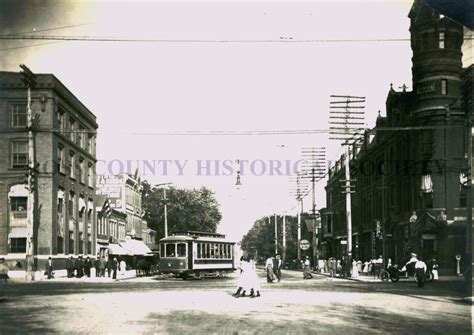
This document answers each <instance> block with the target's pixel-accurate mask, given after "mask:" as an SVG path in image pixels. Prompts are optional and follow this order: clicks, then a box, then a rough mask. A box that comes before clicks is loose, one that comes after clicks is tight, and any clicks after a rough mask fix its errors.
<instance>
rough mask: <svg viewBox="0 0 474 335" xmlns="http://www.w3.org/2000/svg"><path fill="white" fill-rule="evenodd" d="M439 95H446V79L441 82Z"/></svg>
mask: <svg viewBox="0 0 474 335" xmlns="http://www.w3.org/2000/svg"><path fill="white" fill-rule="evenodd" d="M441 94H442V95H446V94H448V81H447V80H446V79H442V80H441Z"/></svg>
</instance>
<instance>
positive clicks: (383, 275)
mask: <svg viewBox="0 0 474 335" xmlns="http://www.w3.org/2000/svg"><path fill="white" fill-rule="evenodd" d="M380 279H381V280H382V281H383V282H388V280H389V279H390V274H389V273H388V272H387V271H385V270H384V271H382V273H381V274H380Z"/></svg>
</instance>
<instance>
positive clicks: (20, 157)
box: [11, 140, 28, 168]
mask: <svg viewBox="0 0 474 335" xmlns="http://www.w3.org/2000/svg"><path fill="white" fill-rule="evenodd" d="M11 152H12V157H11V160H12V168H24V167H27V166H28V141H25V140H20V141H13V142H12V151H11Z"/></svg>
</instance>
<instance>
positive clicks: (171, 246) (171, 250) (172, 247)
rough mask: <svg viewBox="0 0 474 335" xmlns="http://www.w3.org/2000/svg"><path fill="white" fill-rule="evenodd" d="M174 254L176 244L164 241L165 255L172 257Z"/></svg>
mask: <svg viewBox="0 0 474 335" xmlns="http://www.w3.org/2000/svg"><path fill="white" fill-rule="evenodd" d="M175 255H176V244H174V243H166V257H174V256H175Z"/></svg>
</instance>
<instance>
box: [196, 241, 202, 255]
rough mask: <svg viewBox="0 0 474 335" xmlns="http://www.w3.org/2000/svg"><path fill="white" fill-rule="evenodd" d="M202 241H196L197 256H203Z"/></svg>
mask: <svg viewBox="0 0 474 335" xmlns="http://www.w3.org/2000/svg"><path fill="white" fill-rule="evenodd" d="M201 245H202V244H201V243H196V246H197V256H196V258H201Z"/></svg>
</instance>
